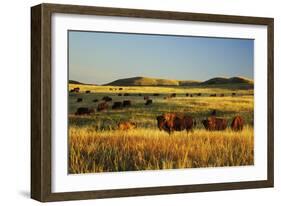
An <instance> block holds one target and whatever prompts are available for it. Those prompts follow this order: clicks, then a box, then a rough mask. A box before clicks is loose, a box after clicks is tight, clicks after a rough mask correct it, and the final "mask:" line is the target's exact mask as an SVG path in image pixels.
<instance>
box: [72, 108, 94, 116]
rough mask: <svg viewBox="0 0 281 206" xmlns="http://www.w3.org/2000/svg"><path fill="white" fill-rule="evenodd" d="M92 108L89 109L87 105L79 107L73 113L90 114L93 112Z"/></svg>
mask: <svg viewBox="0 0 281 206" xmlns="http://www.w3.org/2000/svg"><path fill="white" fill-rule="evenodd" d="M93 112H94V110H93V109H89V108H88V107H79V108H78V109H77V111H76V112H75V115H90V114H91V113H93Z"/></svg>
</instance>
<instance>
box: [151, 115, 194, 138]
mask: <svg viewBox="0 0 281 206" xmlns="http://www.w3.org/2000/svg"><path fill="white" fill-rule="evenodd" d="M156 119H157V125H158V128H159V130H160V131H161V130H164V131H166V132H168V133H169V134H171V133H172V132H173V131H182V130H186V131H187V132H188V131H190V130H192V127H193V125H194V122H193V119H192V117H190V116H187V115H185V114H182V113H165V114H163V115H160V116H157V118H156Z"/></svg>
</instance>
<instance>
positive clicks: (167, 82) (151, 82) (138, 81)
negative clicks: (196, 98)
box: [105, 77, 199, 86]
mask: <svg viewBox="0 0 281 206" xmlns="http://www.w3.org/2000/svg"><path fill="white" fill-rule="evenodd" d="M198 83H199V81H179V80H171V79H157V78H150V77H132V78H126V79H118V80H115V81H113V82H110V83H108V84H105V85H110V86H187V85H195V84H198Z"/></svg>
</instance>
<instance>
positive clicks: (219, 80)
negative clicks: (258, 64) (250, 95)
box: [200, 77, 254, 85]
mask: <svg viewBox="0 0 281 206" xmlns="http://www.w3.org/2000/svg"><path fill="white" fill-rule="evenodd" d="M253 83H254V82H253V80H250V79H248V78H245V77H231V78H225V77H216V78H212V79H209V80H207V81H204V82H201V83H200V84H202V85H210V84H249V85H253Z"/></svg>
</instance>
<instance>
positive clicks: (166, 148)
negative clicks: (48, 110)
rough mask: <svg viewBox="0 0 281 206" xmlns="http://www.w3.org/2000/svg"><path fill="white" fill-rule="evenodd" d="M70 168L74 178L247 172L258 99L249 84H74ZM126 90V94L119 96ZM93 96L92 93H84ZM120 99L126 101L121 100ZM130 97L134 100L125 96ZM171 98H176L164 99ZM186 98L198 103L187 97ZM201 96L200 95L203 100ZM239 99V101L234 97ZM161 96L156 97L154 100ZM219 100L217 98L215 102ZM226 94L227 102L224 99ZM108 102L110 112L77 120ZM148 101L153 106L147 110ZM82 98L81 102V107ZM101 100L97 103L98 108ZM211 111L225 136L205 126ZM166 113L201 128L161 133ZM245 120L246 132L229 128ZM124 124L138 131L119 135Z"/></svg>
mask: <svg viewBox="0 0 281 206" xmlns="http://www.w3.org/2000/svg"><path fill="white" fill-rule="evenodd" d="M75 87H79V88H80V92H79V93H69V99H68V111H69V117H68V124H69V137H68V138H69V140H68V142H69V145H68V149H69V150H68V151H69V161H68V162H69V165H68V166H69V167H68V171H69V173H71V174H77V173H93V172H115V171H136V170H158V169H179V168H202V167H223V166H243V165H253V164H254V129H253V127H254V125H253V115H254V96H253V89H252V88H250V87H248V86H247V85H244V84H231V85H229V84H225V85H223V84H222V85H219V86H218V85H207V86H206V85H205V86H198V85H197V86H94V85H81V84H69V90H70V89H73V88H75ZM120 88H122V90H120ZM87 90H89V91H90V93H86V92H85V91H87ZM119 93H121V94H122V96H118V94H119ZM124 93H127V94H129V96H124V95H123V94H124ZM171 93H176V97H174V98H170V99H164V97H166V96H168V95H169V94H171ZM186 93H188V94H192V95H193V97H187V96H186ZM198 93H200V94H201V95H200V96H198ZM232 93H235V96H232ZM154 94H157V96H154ZM210 94H216V95H217V96H216V97H210ZM221 94H223V95H224V96H221ZM104 96H109V97H111V98H112V99H113V100H112V102H109V103H108V104H109V109H108V110H106V111H102V112H97V111H95V112H93V113H92V114H90V115H75V114H74V113H75V112H76V110H77V108H79V107H88V108H92V109H94V110H95V109H96V108H97V105H98V104H99V103H101V102H102V100H101V99H102V98H103V97H104ZM144 96H149V97H150V99H152V101H153V103H152V104H151V105H145V100H144ZM77 98H82V99H83V101H82V102H77ZM94 99H98V100H99V101H98V102H93V100H94ZM123 100H130V101H131V102H132V105H131V106H130V107H128V108H122V109H118V110H112V109H111V106H112V104H113V102H115V101H123ZM212 110H216V111H217V116H218V117H223V118H226V119H227V121H228V127H227V129H226V130H225V131H207V130H205V128H204V127H203V125H202V123H201V121H202V120H203V119H204V118H206V117H208V116H209V115H210V113H211V111H212ZM166 112H179V113H185V114H188V115H190V116H192V117H193V118H194V120H195V121H196V122H197V124H196V126H195V127H194V128H193V131H191V132H188V133H187V132H186V131H181V132H173V133H172V134H171V135H169V134H168V133H166V132H164V131H160V130H159V129H158V127H157V121H156V116H158V115H161V114H163V113H166ZM236 115H241V116H242V117H243V119H244V129H243V130H242V131H239V132H234V131H232V130H231V129H230V124H231V121H232V119H233V117H234V116H236ZM122 121H131V122H135V123H136V125H137V127H136V128H135V129H131V130H127V131H122V130H118V128H117V124H118V123H119V122H122Z"/></svg>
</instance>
